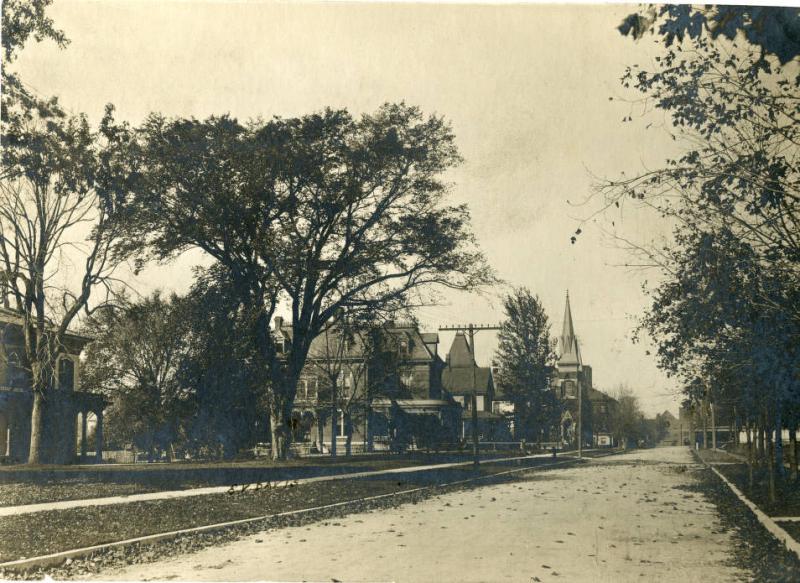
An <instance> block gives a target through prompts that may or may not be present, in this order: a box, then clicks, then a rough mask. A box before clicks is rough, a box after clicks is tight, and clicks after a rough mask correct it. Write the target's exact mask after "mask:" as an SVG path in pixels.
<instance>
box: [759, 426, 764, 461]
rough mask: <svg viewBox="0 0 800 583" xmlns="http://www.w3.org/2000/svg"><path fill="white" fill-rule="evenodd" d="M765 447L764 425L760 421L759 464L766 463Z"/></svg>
mask: <svg viewBox="0 0 800 583" xmlns="http://www.w3.org/2000/svg"><path fill="white" fill-rule="evenodd" d="M765 449H766V448H765V447H764V425H763V424H762V423H761V422H759V423H758V461H759V464H763V463H764V457H765V454H764V451H765Z"/></svg>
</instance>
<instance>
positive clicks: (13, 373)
mask: <svg viewBox="0 0 800 583" xmlns="http://www.w3.org/2000/svg"><path fill="white" fill-rule="evenodd" d="M0 364H2V363H0ZM5 384H6V385H8V386H9V387H13V388H15V389H18V388H27V387H28V375H27V373H26V371H25V369H24V368H23V367H22V363H21V361H20V358H19V355H18V354H17V353H16V352H11V353H9V355H8V360H7V361H6V378H5Z"/></svg>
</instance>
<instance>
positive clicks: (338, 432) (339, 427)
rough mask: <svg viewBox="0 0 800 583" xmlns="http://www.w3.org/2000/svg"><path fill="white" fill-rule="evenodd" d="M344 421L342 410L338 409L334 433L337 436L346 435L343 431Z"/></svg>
mask: <svg viewBox="0 0 800 583" xmlns="http://www.w3.org/2000/svg"><path fill="white" fill-rule="evenodd" d="M344 421H345V417H344V411H339V423H338V424H337V427H336V435H337V436H338V437H347V432H346V431H345V426H344Z"/></svg>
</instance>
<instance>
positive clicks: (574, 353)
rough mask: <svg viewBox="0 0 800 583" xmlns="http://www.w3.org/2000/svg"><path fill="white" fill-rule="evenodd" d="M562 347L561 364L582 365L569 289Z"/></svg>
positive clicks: (562, 329) (559, 360)
mask: <svg viewBox="0 0 800 583" xmlns="http://www.w3.org/2000/svg"><path fill="white" fill-rule="evenodd" d="M559 340H560V343H559V344H560V348H561V357H560V358H559V359H558V364H559V365H569V364H571V365H578V366H579V367H580V366H581V353H580V349H579V348H578V338H577V337H576V336H575V327H574V325H573V324H572V310H571V309H570V307H569V290H567V304H566V307H565V308H564V326H563V327H562V328H561V338H560V339H559Z"/></svg>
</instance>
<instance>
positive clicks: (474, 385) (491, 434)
mask: <svg viewBox="0 0 800 583" xmlns="http://www.w3.org/2000/svg"><path fill="white" fill-rule="evenodd" d="M442 386H443V387H444V390H445V391H447V392H448V393H449V394H450V395H452V397H453V399H454V400H455V401H456V402H457V403H458V404H459V405H460V406H461V408H462V422H461V438H462V439H465V440H470V439H471V436H472V428H473V420H472V419H473V417H472V410H473V403H474V407H475V410H476V413H477V415H476V417H477V420H478V421H477V429H478V439H479V440H482V441H509V440H510V439H511V435H510V432H509V426H508V422H507V418H506V416H505V413H496V412H494V411H493V409H492V403H493V401H494V398H495V386H494V375H493V374H492V369H491V368H489V367H483V366H478V364H477V362H476V361H475V356H474V351H473V347H472V346H470V345H469V342H468V341H467V337H466V335H465V334H464V333H463V332H460V331H459V332H456V335H455V337H454V338H453V343H452V344H451V346H450V350H449V351H448V353H447V359H446V361H445V367H444V370H443V371H442Z"/></svg>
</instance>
